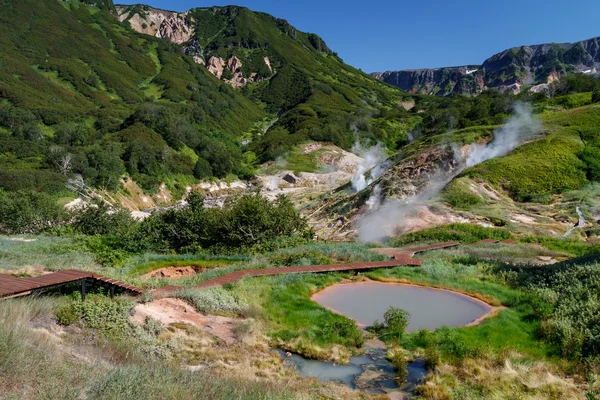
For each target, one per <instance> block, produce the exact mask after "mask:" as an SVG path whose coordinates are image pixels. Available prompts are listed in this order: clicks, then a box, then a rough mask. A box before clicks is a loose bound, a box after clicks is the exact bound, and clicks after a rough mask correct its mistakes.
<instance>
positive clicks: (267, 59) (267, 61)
mask: <svg viewBox="0 0 600 400" xmlns="http://www.w3.org/2000/svg"><path fill="white" fill-rule="evenodd" d="M264 60H265V64H267V67H269V71H271V72H273V68H272V67H271V60H269V57H265V58H264Z"/></svg>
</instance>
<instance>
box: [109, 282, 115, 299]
mask: <svg viewBox="0 0 600 400" xmlns="http://www.w3.org/2000/svg"><path fill="white" fill-rule="evenodd" d="M113 297H115V285H110V298H111V299H112V298H113Z"/></svg>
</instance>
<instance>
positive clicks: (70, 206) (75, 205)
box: [65, 197, 87, 211]
mask: <svg viewBox="0 0 600 400" xmlns="http://www.w3.org/2000/svg"><path fill="white" fill-rule="evenodd" d="M85 207H87V203H86V202H85V201H83V199H81V198H79V197H78V198H76V199H75V200H73V201H70V202H68V203H67V204H65V208H66V209H67V210H70V211H71V210H79V209H83V208H85Z"/></svg>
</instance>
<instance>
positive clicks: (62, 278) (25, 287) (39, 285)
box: [0, 269, 144, 299]
mask: <svg viewBox="0 0 600 400" xmlns="http://www.w3.org/2000/svg"><path fill="white" fill-rule="evenodd" d="M77 282H78V283H80V284H81V298H82V299H85V295H86V288H87V285H88V284H90V285H101V286H105V287H106V288H107V289H108V290H109V292H110V295H111V296H112V295H114V293H115V289H121V290H125V291H127V292H130V293H132V294H136V295H137V294H142V293H144V290H143V289H140V288H137V287H135V286H131V285H128V284H126V283H123V282H119V281H117V280H114V279H110V278H107V277H105V276H102V275H98V274H95V273H93V272H88V271H79V270H76V269H67V270H64V271H60V272H54V273H52V274H47V275H42V276H37V277H35V278H15V277H13V276H11V275H7V274H0V298H1V297H15V296H24V295H28V294H31V293H34V292H38V291H41V290H46V289H52V288H56V287H59V286H63V285H66V284H73V283H77Z"/></svg>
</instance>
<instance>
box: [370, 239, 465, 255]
mask: <svg viewBox="0 0 600 400" xmlns="http://www.w3.org/2000/svg"><path fill="white" fill-rule="evenodd" d="M459 245H460V243H459V242H442V243H436V244H430V245H428V246H420V247H411V248H408V249H400V248H396V247H383V248H374V249H371V250H373V251H374V252H376V253H379V254H384V255H386V256H390V257H393V258H397V259H405V258H412V257H414V256H415V255H416V254H418V253H423V252H425V251H430V250H439V249H444V248H447V247H456V246H459Z"/></svg>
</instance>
